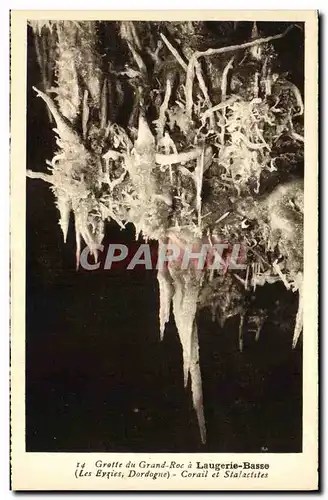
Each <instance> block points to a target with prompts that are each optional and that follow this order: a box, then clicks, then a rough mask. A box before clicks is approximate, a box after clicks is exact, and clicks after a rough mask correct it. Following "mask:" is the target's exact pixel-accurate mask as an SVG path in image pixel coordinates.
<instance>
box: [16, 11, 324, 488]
mask: <svg viewBox="0 0 328 500" xmlns="http://www.w3.org/2000/svg"><path fill="white" fill-rule="evenodd" d="M257 17H260V16H255V15H254V18H253V19H249V18H247V20H244V19H243V17H242V16H241V17H240V18H239V19H236V16H232V18H231V19H232V20H231V21H230V20H226V19H225V20H222V21H220V20H219V19H218V20H211V19H210V20H194V19H193V20H165V18H163V20H152V19H151V20H128V18H127V17H126V15H125V16H124V19H123V20H120V18H118V19H117V20H102V19H95V18H92V19H91V20H88V19H87V20H84V19H81V18H80V16H77V18H76V20H74V18H72V19H66V18H63V19H59V18H58V19H57V18H56V19H52V18H51V19H50V18H49V19H46V18H45V19H43V18H42V19H41V18H39V16H38V18H37V19H34V18H33V16H31V18H27V22H26V47H25V50H26V90H25V99H26V116H22V120H24V119H25V120H26V165H25V168H26V203H25V197H24V198H22V204H25V206H21V210H22V211H24V212H25V213H26V219H25V231H26V233H25V234H26V243H25V263H24V264H25V280H24V282H25V361H24V362H25V402H24V408H25V410H24V411H25V415H24V419H25V434H24V435H25V443H24V447H25V452H26V453H27V454H28V455H29V456H32V455H33V454H40V453H46V454H54V455H56V454H58V455H59V454H62V453H65V454H68V455H70V454H83V456H85V455H84V454H87V453H92V454H112V453H114V454H122V455H121V456H124V454H129V453H133V454H140V453H142V454H144V453H146V454H147V456H149V457H150V456H151V457H152V459H153V460H154V461H155V462H160V456H161V455H160V454H163V453H169V454H175V457H176V459H177V460H178V461H179V455H180V454H189V457H190V460H191V462H190V463H192V462H193V464H195V467H194V468H193V469H192V472H191V469H190V471H189V472H188V471H187V470H185V471H184V472H185V475H183V472H181V471H180V470H179V469H177V471H176V474H177V475H179V476H180V475H181V477H182V478H188V477H197V478H201V477H207V473H208V472H206V469H207V468H210V466H209V465H208V464H207V465H206V463H205V465H204V464H202V458H201V457H202V456H203V455H202V454H218V455H217V456H216V459H215V461H216V462H221V459H220V455H219V454H234V457H237V458H235V459H234V460H237V463H239V462H238V460H239V459H238V455H235V454H243V455H242V456H243V457H245V456H246V454H247V457H248V458H247V462H246V461H245V460H246V458H243V459H242V460H243V462H242V463H243V464H244V465H237V466H236V469H237V468H238V467H239V469H238V470H237V472H231V475H230V472H228V471H227V470H226V471H225V473H224V476H223V472H221V473H222V477H226V478H228V477H231V478H237V474H238V475H239V476H238V477H240V478H246V477H248V478H250V477H252V478H255V477H258V478H260V477H262V478H265V477H267V476H268V474H269V475H270V470H269V471H267V470H263V471H261V472H259V471H257V472H249V471H247V470H246V471H245V470H244V469H245V468H246V469H248V468H249V469H250V470H251V469H253V468H254V469H255V468H258V469H261V468H262V469H266V465H268V464H266V461H267V456H268V455H270V456H272V454H283V455H286V456H287V455H288V454H296V455H301V454H302V453H303V452H304V398H305V397H306V395H305V394H304V387H305V385H304V384H306V383H307V382H306V380H304V370H303V361H304V356H305V351H304V347H303V346H304V345H305V335H312V336H313V338H315V336H316V335H317V330H316V328H317V327H316V325H314V327H313V331H312V332H311V331H306V329H305V328H303V325H304V314H303V312H304V289H305V287H304V266H305V264H304V262H305V260H304V214H305V206H304V193H305V187H306V186H305V184H304V182H305V181H304V179H305V178H306V173H305V172H307V168H309V167H308V166H305V159H306V154H305V151H306V141H305V116H306V112H307V106H308V105H309V103H308V102H307V99H306V95H307V94H306V93H305V81H306V70H305V40H306V36H305V33H306V28H305V26H306V22H305V21H299V20H298V17H297V16H295V18H296V20H295V21H293V20H278V21H276V20H275V19H274V18H272V20H261V18H260V19H257ZM218 18H219V16H218ZM278 19H280V18H278ZM311 105H312V103H311ZM315 134H316V131H315V130H313V136H314V137H315ZM316 168H317V167H316V165H315V164H314V165H313V169H314V170H313V174H314V176H315V169H316ZM314 205H315V200H314ZM316 216H317V215H316V214H315V216H314V217H316ZM314 224H315V220H314ZM22 237H23V236H22ZM314 244H315V242H314ZM314 258H316V257H314ZM314 265H315V263H314ZM313 294H314V296H315V294H316V290H315V289H314V290H313ZM316 363H317V360H316V359H314V360H313V366H314V370H315V368H316ZM314 428H315V425H314ZM314 432H315V431H314ZM255 454H256V455H255ZM258 454H260V455H258ZM101 456H103V455H101ZM225 456H228V455H225ZM157 457H158V458H157ZM255 457H256V460H255ZM173 458H174V457H173ZM199 460H200V461H199ZM314 460H315V458H314ZM137 462H138V461H137ZM253 462H254V467H253ZM255 462H257V465H258V467H256V466H255V465H256V464H255ZM259 462H261V463H262V465H263V467H260V465H261V464H259ZM74 463H75V462H74ZM138 463H139V462H138ZM141 463H143V462H141ZM141 463H140V464H139V468H138V469H137V468H136V471H135V472H134V476H135V477H134V476H133V473H131V471H130V472H129V473H128V474H129V475H128V477H134V479H135V480H137V478H138V477H140V476H141V477H142V475H143V474H145V473H146V472H143V471H142V469H143V468H144V470H145V471H146V470H148V476H144V477H145V478H153V479H155V477H153V475H154V474H156V473H158V474H165V473H166V472H156V473H155V472H152V471H153V470H155V469H151V468H150V467H151V466H150V465H149V467H148V466H147V464H146V463H145V465H144V466H143V465H141ZM161 463H162V462H161ZM196 464H197V465H196ZM245 464H250V465H249V466H246V465H245ZM78 465H79V464H78ZM87 466H88V465H87ZM87 466H86V467H87ZM96 467H99V468H101V467H108V464H105V465H100V464H98V465H96ZM128 467H129V465H128ZM147 467H148V469H147ZM158 467H159V469H158V470H160V465H158ZM165 467H166V465H165V466H164V465H163V468H162V469H161V470H162V471H163V470H166V469H165ZM167 467H169V466H168V465H167ZM176 467H179V466H178V465H177V466H176ZM181 467H182V466H181ZM184 467H185V468H187V467H186V465H185V466H184ZM190 467H191V466H190ZM82 468H83V465H82ZM113 468H115V465H113ZM222 468H223V469H225V468H228V469H229V467H226V465H225V466H223V467H222ZM231 468H232V469H233V468H234V465H233V464H232V465H231ZM267 468H268V469H269V465H268V467H267ZM204 469H205V472H204ZM213 469H215V467H214V466H213ZM83 470H84V471H85V470H86V469H83ZM83 470H82V469H81V471H82V472H83ZM106 470H109V469H108V468H107V469H106ZM156 470H157V469H156ZM181 470H182V469H181ZM215 470H217V471H219V467H218V468H217V469H215ZM82 472H81V474H80V472H79V473H78V475H82ZM167 473H168V474H169V475H170V474H171V473H172V472H171V470H170V468H168V472H167ZM192 473H193V474H195V475H194V476H191V474H192ZM221 473H220V474H221ZM247 473H248V474H252V476H250V475H248V476H247ZM260 473H261V474H262V476H260ZM90 474H91V473H90ZM118 474H123V475H124V474H125V473H124V472H120V473H118ZM188 474H190V476H188ZM197 474H198V476H197ZM201 474H203V476H201ZM204 474H206V475H204ZM218 474H219V473H218ZM243 474H244V475H243ZM245 474H246V475H245ZM255 474H258V475H257V476H256V475H255ZM173 475H174V474H173ZM120 477H122V476H120ZM159 477H161V476H159ZM162 477H166V476H162ZM213 477H214V476H213ZM254 481H255V479H254ZM258 481H259V482H260V481H262V483H261V484H264V482H265V479H258ZM152 482H153V483H155V482H156V481H152ZM254 484H255V483H254ZM256 484H257V483H256ZM295 487H296V486H295ZM140 488H141V487H140ZM189 488H190V486H189ZM220 488H224V486H222V484H221V485H220ZM220 488H218V489H220ZM256 488H264V489H265V486H256V487H255V489H256ZM108 489H110V487H108Z"/></svg>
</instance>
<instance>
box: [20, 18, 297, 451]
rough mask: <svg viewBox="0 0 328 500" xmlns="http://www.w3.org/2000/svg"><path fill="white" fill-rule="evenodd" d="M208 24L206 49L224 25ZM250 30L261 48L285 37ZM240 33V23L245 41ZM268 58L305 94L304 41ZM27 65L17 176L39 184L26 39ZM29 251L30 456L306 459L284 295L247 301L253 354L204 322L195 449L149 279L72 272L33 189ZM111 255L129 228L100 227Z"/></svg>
mask: <svg viewBox="0 0 328 500" xmlns="http://www.w3.org/2000/svg"><path fill="white" fill-rule="evenodd" d="M207 24H208V25H209V32H211V36H212V37H213V36H214V37H215V36H216V35H215V32H216V27H215V24H220V23H213V24H211V23H207ZM258 24H259V27H260V28H261V30H262V31H263V32H264V33H265V34H266V35H270V34H273V33H277V32H280V31H282V30H283V29H284V26H283V25H286V23H258ZM246 25H247V26H246ZM250 29H251V23H240V27H239V30H240V31H239V36H240V38H241V40H245V39H247V38H248V36H249V35H247V33H249V32H250ZM226 42H227V41H226V40H225V41H224V43H222V45H224V44H226ZM275 47H276V50H277V51H278V53H279V56H280V57H279V60H280V63H281V67H282V70H285V71H288V72H289V74H290V78H291V80H292V81H294V83H296V84H297V85H298V86H299V87H300V88H301V87H302V85H303V77H304V73H303V60H302V57H303V33H302V31H301V30H298V29H294V30H292V32H290V34H289V35H288V40H279V41H277V44H276V45H275ZM287 47H288V50H286V48H287ZM27 55H28V68H27V70H28V71H27V168H30V169H32V170H38V171H44V170H45V159H50V158H51V157H52V155H53V152H54V151H55V147H56V145H55V141H54V133H53V131H52V126H51V125H50V123H49V118H48V114H47V111H46V107H45V105H44V102H43V101H42V100H41V99H38V98H37V97H36V96H35V93H34V92H33V90H32V86H33V85H35V86H38V85H39V84H40V70H39V67H38V64H37V61H36V56H35V48H34V43H33V35H32V32H31V30H30V28H29V29H28V47H27ZM26 241H27V243H26V245H27V246H26V450H27V451H28V452H64V451H65V452H77V451H78V452H106V451H107V452H129V451H132V452H248V453H259V452H269V453H270V452H271V453H274V452H286V453H287V452H289V453H290V452H301V451H302V341H300V342H299V344H298V346H297V348H296V349H295V350H292V348H291V342H292V332H293V326H294V319H295V314H296V310H297V296H296V294H295V295H294V294H292V293H289V292H287V291H286V290H285V289H284V287H283V285H274V286H273V285H270V286H265V287H262V288H261V287H259V288H258V290H257V296H256V301H257V303H258V305H259V306H260V307H267V308H269V310H270V314H269V318H268V320H267V322H266V323H265V326H264V328H263V330H262V332H261V336H260V339H259V341H258V342H255V340H254V337H253V335H251V334H247V332H246V333H245V347H244V351H243V352H242V353H240V352H239V350H238V319H235V320H230V321H228V322H227V324H226V326H225V328H224V329H221V328H220V326H219V325H218V324H216V323H212V321H211V319H210V315H208V316H207V315H206V314H205V313H202V314H201V315H200V317H199V336H200V363H201V371H202V380H203V393H204V409H205V418H206V425H207V443H206V445H202V444H201V443H200V438H199V431H198V426H197V422H196V416H195V413H194V410H193V408H192V402H191V397H190V394H189V393H188V391H186V390H185V389H184V387H183V376H182V353H181V347H180V343H179V339H178V335H177V331H176V328H175V325H174V322H173V320H172V318H171V321H170V323H169V325H168V326H167V330H166V334H165V337H164V341H163V342H160V341H159V323H158V307H159V300H158V290H157V280H156V273H155V271H147V270H141V269H139V270H135V271H134V272H125V271H124V270H122V269H121V270H120V269H116V270H113V271H103V270H102V271H101V270H100V271H93V272H86V271H83V270H79V271H76V270H75V238H74V224H73V221H71V224H70V229H69V234H68V241H67V243H66V245H64V243H63V239H62V234H61V231H60V227H59V224H58V212H57V209H56V207H55V203H54V197H53V195H52V193H51V191H50V189H49V187H48V185H47V184H46V183H44V182H43V181H41V180H31V179H28V180H27V206H26ZM109 242H115V243H118V242H120V243H131V244H132V243H133V245H134V246H135V242H134V233H133V231H132V227H128V228H127V229H126V230H125V231H120V229H119V228H118V226H117V225H116V224H115V223H108V225H107V234H106V238H105V241H104V245H105V247H106V244H108V243H109ZM140 243H142V242H141V241H140ZM277 301H279V303H280V306H279V309H278V308H277ZM282 305H283V306H282Z"/></svg>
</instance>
